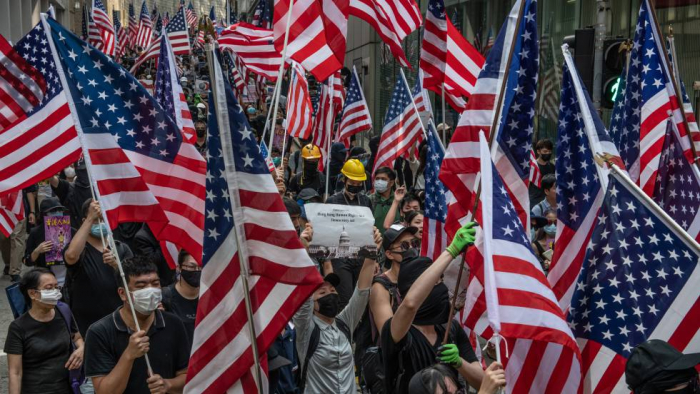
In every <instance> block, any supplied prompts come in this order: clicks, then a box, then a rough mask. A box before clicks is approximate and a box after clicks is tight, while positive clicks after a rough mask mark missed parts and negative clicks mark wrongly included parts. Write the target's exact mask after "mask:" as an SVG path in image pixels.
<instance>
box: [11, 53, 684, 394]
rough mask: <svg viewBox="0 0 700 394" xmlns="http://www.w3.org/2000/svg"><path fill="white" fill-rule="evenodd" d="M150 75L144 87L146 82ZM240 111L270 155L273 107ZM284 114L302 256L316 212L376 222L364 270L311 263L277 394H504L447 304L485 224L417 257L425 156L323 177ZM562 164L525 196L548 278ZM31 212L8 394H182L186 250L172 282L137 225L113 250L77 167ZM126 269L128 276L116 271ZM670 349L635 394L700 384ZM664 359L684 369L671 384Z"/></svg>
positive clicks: (650, 364)
mask: <svg viewBox="0 0 700 394" xmlns="http://www.w3.org/2000/svg"><path fill="white" fill-rule="evenodd" d="M203 69H204V68H203V67H201V64H192V65H187V66H185V67H184V74H183V79H182V83H183V86H184V89H185V93H186V96H187V98H188V101H189V103H190V105H191V107H190V109H191V112H192V114H193V118H194V120H195V130H196V137H197V138H196V142H195V144H196V146H197V148H198V150H199V151H200V153H201V154H202V155H203V156H205V157H206V155H207V140H206V138H207V107H208V103H207V95H206V93H202V92H199V93H194V92H195V89H194V88H195V86H194V83H195V82H194V81H195V75H196V76H197V79H199V78H204V76H202V75H201V74H200V73H202V74H204V71H203ZM141 77H142V79H148V78H150V76H149V74H148V73H145V74H143V75H142V76H141ZM244 108H245V113H246V114H247V116H248V120H249V123H250V126H251V128H252V130H253V131H254V132H255V134H256V136H257V138H258V140H259V141H260V139H261V138H262V137H263V135H264V133H265V131H264V128H265V123H266V119H267V115H268V113H267V112H268V108H269V98H268V102H265V100H263V99H262V97H261V98H260V99H259V100H258V101H257V102H250V103H246V105H245V106H244ZM284 116H285V114H284V110H283V109H280V111H279V114H278V121H276V122H275V125H274V127H272V128H271V129H272V130H271V131H270V132H271V133H273V138H272V144H271V146H270V156H271V160H272V162H273V164H274V165H275V167H276V168H277V170H276V171H275V172H273V173H272V177H273V179H274V181H275V182H276V184H277V187H278V190H279V192H280V195H281V198H282V199H283V201H284V204H285V206H286V208H287V211H288V213H289V216H290V219H291V221H292V223H293V224H294V227H295V228H296V230H297V233H298V234H299V238H300V240H301V241H302V243H303V244H305V245H307V246H308V245H309V244H310V242H311V241H312V240H313V235H314V234H313V223H312V222H310V221H309V220H308V218H307V216H306V213H305V209H304V207H305V205H306V204H311V203H326V204H340V205H353V206H363V207H367V208H369V209H370V210H371V212H372V214H373V216H374V229H373V231H374V241H375V243H376V245H377V250H368V249H363V250H361V251H360V253H359V255H358V257H357V258H333V259H325V258H320V259H317V263H318V269H319V271H320V273H321V275H322V276H323V278H324V282H323V284H322V285H321V286H320V287H319V288H318V289H317V290H316V291H315V292H314V293H313V295H312V296H311V297H310V298H309V299H308V300H306V302H305V303H304V304H303V305H302V306H301V308H300V309H299V311H298V312H297V313H296V315H295V316H294V317H293V319H292V320H291V321H290V322H289V323H288V324H287V325H286V326H285V328H284V329H283V330H282V332H280V333H279V335H278V337H277V340H276V341H275V342H274V343H273V345H272V347H271V348H270V349H269V351H268V353H267V356H268V368H269V375H268V376H269V387H270V392H271V393H302V392H304V393H357V392H360V391H361V392H364V393H387V394H388V393H411V394H418V393H466V392H472V393H476V392H478V393H484V394H485V393H496V392H498V391H499V390H500V389H501V388H503V387H504V386H505V383H506V380H505V379H506V375H505V371H504V369H503V366H502V365H501V364H500V363H498V362H495V361H494V362H492V363H490V365H488V366H486V365H484V364H482V362H480V360H478V359H477V356H476V354H477V352H476V351H475V349H474V347H473V346H474V345H473V344H472V343H471V342H470V340H469V338H468V337H467V335H466V334H465V332H464V330H463V329H462V328H461V326H460V324H459V323H458V322H457V321H456V320H452V321H449V316H450V314H449V311H450V303H451V297H450V292H449V290H448V288H447V286H446V285H445V284H444V283H443V275H444V272H445V270H446V269H447V267H448V265H449V264H450V263H451V262H452V261H453V259H454V257H455V256H457V255H459V254H460V253H461V252H462V251H463V250H464V249H465V248H466V247H467V246H468V245H470V244H471V243H473V241H474V237H475V231H476V224H475V223H469V224H467V225H466V226H464V227H463V228H462V229H460V230H459V232H458V233H457V235H456V236H455V237H454V240H453V241H452V242H451V244H450V245H449V246H448V248H447V249H446V250H445V251H443V253H442V254H441V255H440V257H439V258H438V259H436V260H435V261H431V260H430V259H429V258H427V257H421V256H419V250H420V244H421V238H422V232H423V220H424V218H423V211H422V209H423V207H424V204H425V201H424V190H423V187H424V184H425V180H424V179H423V168H425V160H426V149H425V146H424V144H423V145H421V146H419V147H418V152H419V154H418V155H417V157H411V158H409V159H403V158H402V159H399V160H397V162H396V163H395V165H394V168H389V167H380V168H378V169H377V170H376V171H374V173H373V174H372V173H370V169H372V168H373V167H374V165H373V163H374V160H375V156H376V153H377V146H378V137H374V138H372V139H370V140H369V141H367V144H366V147H365V146H362V145H363V144H362V143H361V142H362V141H360V140H359V139H358V140H353V141H352V144H351V146H350V147H346V146H345V145H344V144H342V143H334V144H332V146H331V149H330V153H329V156H330V158H329V162H328V163H327V164H326V165H325V166H324V169H325V170H324V171H320V170H319V168H320V166H319V164H320V163H319V161H320V160H322V154H321V149H320V148H319V147H318V146H315V145H313V144H312V143H311V141H309V140H301V139H292V138H290V137H288V136H287V134H286V132H285V121H284ZM440 126H441V127H442V128H444V129H445V130H447V127H445V126H444V125H440ZM441 130H442V129H441ZM268 136H269V134H268ZM267 138H268V137H265V139H266V141H267ZM285 138H287V141H285ZM448 138H449V136H448ZM366 148H367V149H366ZM552 151H553V144H552V142H551V141H549V140H541V141H538V142H537V144H536V153H537V163H538V165H539V167H540V172H541V173H542V175H543V179H542V182H541V186H540V187H538V186H536V185H530V190H529V191H530V204H531V207H532V215H531V219H532V232H531V241H532V247H533V251H534V252H535V254H536V255H537V257H538V258H539V259H540V261H541V263H542V268H543V270H544V271H545V272H547V271H548V269H549V265H550V262H551V256H552V252H553V250H554V248H555V244H554V235H555V232H556V176H555V171H554V164H553V162H552ZM23 198H24V204H25V210H26V212H27V218H26V220H24V221H22V222H21V223H20V224H19V225H18V226H17V227H16V229H15V233H13V234H12V235H11V236H10V237H2V235H0V241H1V242H0V247H1V248H2V258H3V261H4V262H5V274H6V275H9V276H10V277H11V279H12V281H14V282H19V287H20V290H21V292H22V295H23V296H24V301H25V305H26V309H25V310H24V311H20V312H21V316H19V317H18V318H17V319H16V320H15V321H13V322H12V323H11V325H10V327H9V330H8V335H7V340H6V343H5V347H4V351H5V353H7V354H8V365H9V392H10V393H12V394H18V393H78V392H82V393H92V392H95V393H122V392H125V393H149V392H150V393H166V392H168V393H170V392H172V393H174V392H181V390H182V389H183V386H184V384H185V375H186V372H187V364H188V358H189V354H190V348H191V347H192V340H193V332H194V326H195V318H196V312H197V304H198V297H199V283H200V276H201V267H200V266H199V265H198V264H197V262H196V261H195V259H194V258H193V256H191V255H189V254H188V253H187V252H186V251H184V250H183V251H181V252H180V254H179V256H178V261H177V266H176V267H175V268H174V269H173V268H171V267H170V266H169V265H168V263H167V261H166V259H165V258H164V255H163V251H162V250H161V247H160V244H159V242H158V240H157V239H156V238H155V236H154V235H153V233H152V232H151V230H150V228H149V227H148V226H147V225H144V224H141V223H123V224H120V225H119V226H118V227H117V228H116V229H115V230H114V239H115V249H114V250H113V249H112V248H110V247H109V246H108V244H107V243H106V240H105V237H106V235H107V233H108V232H109V229H108V228H106V226H105V224H104V223H103V222H102V221H101V217H102V213H101V211H100V204H99V202H98V201H95V200H93V199H92V193H91V190H90V182H89V178H88V173H87V170H86V167H85V163H84V162H82V161H79V162H76V163H74V164H73V165H71V166H69V167H68V168H66V169H65V170H63V171H61V173H60V174H56V175H55V176H52V177H51V178H49V179H47V180H45V181H44V182H42V183H40V184H38V185H35V186H33V187H30V188H27V189H25V190H24V192H23ZM56 215H66V216H69V217H70V222H71V226H72V239H71V241H70V243H69V244H68V245H66V246H65V248H64V249H63V261H62V262H60V263H52V262H47V261H46V259H45V254H46V253H47V252H48V251H49V250H51V249H52V247H53V245H52V244H51V242H50V241H46V239H45V238H46V237H45V234H44V226H43V225H42V223H43V218H44V217H51V216H56ZM117 258H119V259H120V261H121V263H122V265H123V271H124V278H122V277H120V275H119V274H118V270H116V264H117ZM22 273H23V274H22ZM21 274H22V275H21ZM20 275H21V276H20ZM125 286H126V287H128V290H129V291H130V293H131V295H132V301H133V306H134V310H133V312H132V309H131V307H130V303H129V302H128V300H127V292H126V289H125ZM137 327H138V328H140V329H137ZM446 334H447V335H446ZM444 338H447V340H446V341H444ZM664 346H665V345H663V344H658V343H652V344H651V345H649V346H648V347H647V348H645V349H643V350H644V351H639V354H637V353H633V355H632V357H631V358H630V362H631V361H632V360H637V359H642V361H639V363H637V364H635V366H634V369H633V370H632V371H631V372H630V371H628V372H629V373H631V374H632V375H630V376H632V377H631V378H629V379H628V382H629V384H630V387H631V388H632V389H634V390H635V392H637V390H639V389H638V387H643V386H644V385H649V384H650V383H649V382H650V380H649V379H648V378H647V377H646V376H645V375H644V373H643V371H645V369H644V368H647V369H649V370H654V371H657V370H658V371H662V372H663V374H664V375H663V376H664V379H665V380H664V382H665V383H666V384H670V383H674V384H675V386H670V385H667V386H663V387H662V388H663V389H666V388H669V387H686V386H682V384H683V383H685V384H686V385H688V387H689V385H691V384H695V385H697V374H694V375H693V374H692V373H691V372H690V371H689V368H690V369H691V370H692V366H693V365H694V364H692V361H693V360H694V359H693V360H688V359H687V357H686V358H685V359H683V357H684V356H682V355H678V354H675V353H672V352H671V350H669V349H668V348H667V347H664ZM659 352H660V353H661V354H662V355H663V357H666V359H669V357H670V358H673V357H675V358H674V360H681V359H682V360H685V361H683V362H680V363H681V364H682V366H690V367H687V368H679V369H677V370H671V369H669V368H667V366H668V364H663V362H662V361H660V360H661V358H660V357H662V356H657V354H659ZM664 352H665V353H664ZM487 353H488V352H487ZM636 354H637V356H635V355H636ZM669 354H671V355H669ZM145 355H148V360H149V363H147V362H146V358H145V357H144V356H145ZM635 357H637V358H635ZM695 361H696V363H697V360H695ZM676 365H678V364H676ZM149 368H150V370H149ZM628 368H629V364H628ZM654 368H656V369H654ZM658 371H657V372H658ZM678 371H681V372H682V373H683V374H684V375H682V378H678V376H680V375H679V373H680V372H678ZM673 372H678V373H676V374H674V373H673ZM635 374H636V375H635ZM635 379H636V380H635ZM674 379H675V380H674ZM679 379H680V380H679ZM683 379H685V380H683ZM692 379H695V380H694V381H693V382H695V383H692V382H691V381H692ZM654 384H656V383H654ZM659 384H662V383H659ZM635 385H636V386H635ZM654 387H661V386H658V385H657V386H654ZM639 392H646V391H639Z"/></svg>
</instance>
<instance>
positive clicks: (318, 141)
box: [312, 77, 338, 171]
mask: <svg viewBox="0 0 700 394" xmlns="http://www.w3.org/2000/svg"><path fill="white" fill-rule="evenodd" d="M331 78H333V77H331ZM331 112H332V114H331ZM337 113H338V110H337V107H336V106H335V104H334V103H332V101H331V99H330V87H329V86H328V85H326V84H325V83H324V84H322V86H321V97H320V99H319V103H318V111H317V112H316V117H315V118H314V125H313V131H314V136H313V141H312V142H313V144H314V145H316V146H317V147H318V149H319V150H320V151H321V159H320V160H319V161H318V169H319V171H323V169H324V168H325V165H326V158H327V157H328V146H329V143H328V140H329V139H330V138H331V135H333V134H332V133H333V130H332V129H333V123H334V122H333V120H334V119H335V115H336V114H337ZM329 116H330V117H332V118H333V119H331V121H330V124H331V130H328V117H329Z"/></svg>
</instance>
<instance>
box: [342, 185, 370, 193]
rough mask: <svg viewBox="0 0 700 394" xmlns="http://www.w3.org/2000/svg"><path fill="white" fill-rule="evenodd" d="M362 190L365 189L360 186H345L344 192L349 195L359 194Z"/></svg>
mask: <svg viewBox="0 0 700 394" xmlns="http://www.w3.org/2000/svg"><path fill="white" fill-rule="evenodd" d="M363 190H365V188H364V186H362V185H345V191H346V192H348V193H350V194H359V193H361V192H362V191H363Z"/></svg>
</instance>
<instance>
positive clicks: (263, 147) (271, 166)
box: [260, 141, 275, 172]
mask: <svg viewBox="0 0 700 394" xmlns="http://www.w3.org/2000/svg"><path fill="white" fill-rule="evenodd" d="M260 154H261V155H262V157H263V159H264V160H265V164H267V168H268V169H269V170H270V172H273V171H275V163H273V162H272V158H271V157H270V151H269V150H267V145H266V144H265V141H262V142H261V143H260Z"/></svg>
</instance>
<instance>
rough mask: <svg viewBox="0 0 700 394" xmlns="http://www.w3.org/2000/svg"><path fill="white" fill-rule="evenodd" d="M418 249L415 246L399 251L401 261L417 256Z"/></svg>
mask: <svg viewBox="0 0 700 394" xmlns="http://www.w3.org/2000/svg"><path fill="white" fill-rule="evenodd" d="M418 254H419V252H418V249H416V248H410V249H408V250H404V251H403V252H401V261H406V260H408V259H412V258H414V257H418Z"/></svg>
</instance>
